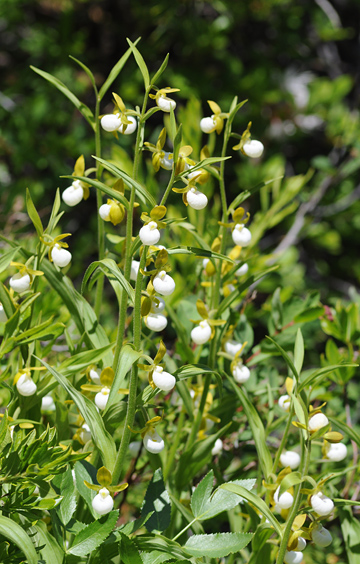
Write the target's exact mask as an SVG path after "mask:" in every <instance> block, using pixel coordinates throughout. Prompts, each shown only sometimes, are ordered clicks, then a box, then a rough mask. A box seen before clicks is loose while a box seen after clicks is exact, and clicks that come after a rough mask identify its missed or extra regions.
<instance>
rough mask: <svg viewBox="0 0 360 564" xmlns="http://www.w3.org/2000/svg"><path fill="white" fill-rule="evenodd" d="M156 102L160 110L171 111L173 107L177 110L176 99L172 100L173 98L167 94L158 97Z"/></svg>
mask: <svg viewBox="0 0 360 564" xmlns="http://www.w3.org/2000/svg"><path fill="white" fill-rule="evenodd" d="M156 103H157V105H158V107H159V108H160V110H162V111H163V112H170V109H171V108H172V109H173V110H175V108H176V102H175V100H172V99H171V98H168V97H167V96H164V95H163V94H162V95H161V96H158V97H156Z"/></svg>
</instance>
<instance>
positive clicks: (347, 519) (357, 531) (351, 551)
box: [338, 507, 360, 564]
mask: <svg viewBox="0 0 360 564" xmlns="http://www.w3.org/2000/svg"><path fill="white" fill-rule="evenodd" d="M338 514H339V518H340V524H341V532H342V534H343V538H344V542H345V548H346V553H347V557H348V564H359V563H360V523H359V520H358V519H357V518H356V517H355V516H354V515H353V514H352V511H351V509H350V507H343V508H341V509H339V510H338Z"/></svg>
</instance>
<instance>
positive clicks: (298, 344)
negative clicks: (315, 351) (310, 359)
mask: <svg viewBox="0 0 360 564" xmlns="http://www.w3.org/2000/svg"><path fill="white" fill-rule="evenodd" d="M304 350H305V349H304V339H303V336H302V333H301V329H298V330H297V333H296V340H295V349H294V366H295V368H296V371H297V373H298V374H300V372H301V369H302V366H303V362H304Z"/></svg>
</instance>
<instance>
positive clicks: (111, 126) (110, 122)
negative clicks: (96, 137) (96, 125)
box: [100, 113, 122, 132]
mask: <svg viewBox="0 0 360 564" xmlns="http://www.w3.org/2000/svg"><path fill="white" fill-rule="evenodd" d="M100 124H101V127H102V128H103V129H104V130H105V131H109V132H113V131H118V130H119V127H121V125H122V123H121V117H120V114H119V113H117V114H106V115H104V116H103V117H102V118H101V120H100Z"/></svg>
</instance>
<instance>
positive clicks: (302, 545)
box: [296, 537, 306, 552]
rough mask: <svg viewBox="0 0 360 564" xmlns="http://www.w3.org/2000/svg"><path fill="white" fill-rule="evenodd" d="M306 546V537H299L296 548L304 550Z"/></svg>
mask: <svg viewBox="0 0 360 564" xmlns="http://www.w3.org/2000/svg"><path fill="white" fill-rule="evenodd" d="M305 548H306V540H305V539H304V537H298V543H297V547H296V550H297V551H300V552H302V551H303V550H305Z"/></svg>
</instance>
